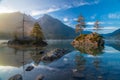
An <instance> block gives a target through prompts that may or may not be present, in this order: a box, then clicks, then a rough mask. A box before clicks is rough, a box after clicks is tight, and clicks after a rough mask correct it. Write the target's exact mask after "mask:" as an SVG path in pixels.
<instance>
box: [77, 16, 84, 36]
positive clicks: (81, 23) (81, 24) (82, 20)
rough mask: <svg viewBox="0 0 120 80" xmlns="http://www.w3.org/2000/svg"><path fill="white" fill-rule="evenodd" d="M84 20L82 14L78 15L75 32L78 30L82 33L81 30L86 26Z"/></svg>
mask: <svg viewBox="0 0 120 80" xmlns="http://www.w3.org/2000/svg"><path fill="white" fill-rule="evenodd" d="M84 20H85V19H84V17H83V16H82V15H80V16H79V17H78V20H77V22H78V24H77V25H76V33H78V32H80V34H82V31H83V30H84V28H85V27H86V25H85V21H84Z"/></svg>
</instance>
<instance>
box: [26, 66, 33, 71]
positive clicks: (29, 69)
mask: <svg viewBox="0 0 120 80" xmlns="http://www.w3.org/2000/svg"><path fill="white" fill-rule="evenodd" d="M33 69H34V66H28V67H27V68H26V71H31V70H33Z"/></svg>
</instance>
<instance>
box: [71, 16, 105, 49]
mask: <svg viewBox="0 0 120 80" xmlns="http://www.w3.org/2000/svg"><path fill="white" fill-rule="evenodd" d="M77 22H78V24H77V25H76V32H80V35H79V36H77V37H76V38H75V39H74V40H73V41H72V43H71V44H72V45H73V46H74V47H80V46H82V48H83V47H85V48H87V47H88V48H89V49H90V48H93V49H94V48H99V47H104V39H103V37H102V36H101V35H100V34H98V33H97V31H98V30H99V27H100V26H99V21H96V22H95V23H94V32H91V33H89V34H82V31H83V30H84V29H85V28H86V25H85V22H84V17H83V16H80V17H79V18H78V20H77Z"/></svg>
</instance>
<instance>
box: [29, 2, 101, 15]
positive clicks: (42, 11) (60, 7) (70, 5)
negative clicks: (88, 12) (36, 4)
mask: <svg viewBox="0 0 120 80" xmlns="http://www.w3.org/2000/svg"><path fill="white" fill-rule="evenodd" d="M68 1H69V0H68ZM70 1H71V2H70V3H68V2H66V3H63V4H62V3H61V4H62V5H61V4H56V5H55V4H54V5H50V6H51V7H50V6H48V7H49V8H46V9H44V8H43V9H37V10H33V11H31V15H32V16H37V15H41V14H46V13H50V12H54V11H59V10H63V9H70V8H73V7H79V6H84V5H93V4H98V2H99V0H95V1H92V2H87V1H83V0H77V1H75V0H70Z"/></svg>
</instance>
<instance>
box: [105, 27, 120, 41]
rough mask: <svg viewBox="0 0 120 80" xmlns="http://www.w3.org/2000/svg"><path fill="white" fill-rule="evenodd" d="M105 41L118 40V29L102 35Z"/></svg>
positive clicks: (119, 32) (119, 30)
mask: <svg viewBox="0 0 120 80" xmlns="http://www.w3.org/2000/svg"><path fill="white" fill-rule="evenodd" d="M103 36H104V37H105V38H106V39H112V40H120V29H118V30H116V31H114V32H112V33H108V34H104V35H103Z"/></svg>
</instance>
